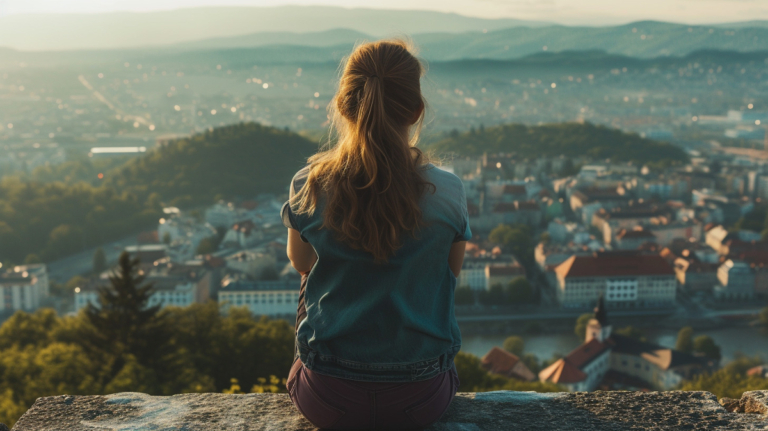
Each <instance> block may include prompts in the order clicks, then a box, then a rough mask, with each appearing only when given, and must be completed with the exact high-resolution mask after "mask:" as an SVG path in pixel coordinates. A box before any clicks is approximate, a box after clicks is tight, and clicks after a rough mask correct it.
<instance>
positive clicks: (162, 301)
mask: <svg viewBox="0 0 768 431" xmlns="http://www.w3.org/2000/svg"><path fill="white" fill-rule="evenodd" d="M140 268H141V269H140V270H139V275H142V276H144V277H145V279H144V281H143V283H142V284H151V285H152V288H153V289H152V294H151V295H150V297H149V301H148V302H147V307H154V306H157V305H159V306H160V307H161V308H163V307H168V306H175V307H188V306H190V305H192V304H195V303H203V302H206V301H208V300H209V299H210V290H211V289H212V280H213V278H212V274H211V272H210V271H207V270H206V269H205V268H204V267H203V266H201V265H184V264H177V263H173V262H171V261H170V259H168V258H167V257H166V258H165V259H161V260H158V261H155V262H152V263H145V264H142V265H141V267H140ZM109 275H110V272H109V271H107V272H105V273H103V274H102V275H101V276H100V277H99V278H96V279H92V280H89V281H88V282H87V283H85V284H84V285H82V286H78V287H76V288H75V311H78V310H80V309H81V308H83V307H86V306H87V305H88V304H89V303H90V304H92V305H93V306H94V307H96V308H99V307H100V306H101V305H100V304H99V289H100V288H101V287H106V288H109V287H110V281H109Z"/></svg>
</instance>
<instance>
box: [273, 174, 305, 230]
mask: <svg viewBox="0 0 768 431" xmlns="http://www.w3.org/2000/svg"><path fill="white" fill-rule="evenodd" d="M295 183H296V177H294V178H293V179H292V180H291V186H290V188H289V192H288V194H289V196H288V200H287V201H286V202H285V203H284V204H283V207H282V208H281V209H280V218H281V219H282V220H283V226H285V227H287V228H288V229H295V230H297V231H299V232H301V227H300V226H299V221H298V217H296V214H295V213H294V212H293V210H292V209H291V199H292V198H293V196H294V195H295V194H296V184H295ZM301 240H302V241H304V242H309V241H307V239H306V238H304V235H301Z"/></svg>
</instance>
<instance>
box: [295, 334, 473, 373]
mask: <svg viewBox="0 0 768 431" xmlns="http://www.w3.org/2000/svg"><path fill="white" fill-rule="evenodd" d="M296 347H297V349H296V350H297V353H296V354H297V356H298V357H299V359H301V362H302V363H303V364H304V366H305V367H307V369H309V370H312V371H314V372H316V373H320V374H325V375H327V376H332V377H338V378H341V379H349V380H357V381H363V382H416V381H420V380H428V379H431V378H432V377H435V376H437V375H438V374H440V373H442V372H445V371H448V370H450V369H452V368H453V367H454V365H453V358H454V357H455V356H456V354H457V353H458V351H459V349H460V348H461V346H454V347H452V348H450V349H449V350H448V351H446V352H444V353H443V354H441V355H439V356H437V357H435V358H432V359H426V360H422V361H416V362H411V363H405V364H400V363H398V364H389V363H376V364H370V363H363V362H357V361H350V360H347V359H342V358H339V357H337V356H330V355H322V354H320V353H319V352H317V351H315V350H312V349H310V348H309V347H308V346H306V345H304V344H303V343H297V346H296Z"/></svg>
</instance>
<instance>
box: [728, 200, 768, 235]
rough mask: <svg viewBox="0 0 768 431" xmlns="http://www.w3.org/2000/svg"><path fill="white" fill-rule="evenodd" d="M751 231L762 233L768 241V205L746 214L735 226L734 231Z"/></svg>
mask: <svg viewBox="0 0 768 431" xmlns="http://www.w3.org/2000/svg"><path fill="white" fill-rule="evenodd" d="M742 229H746V230H751V231H755V232H761V233H762V234H763V238H764V239H768V205H757V206H755V208H754V209H753V210H752V211H750V212H748V213H746V214H744V216H742V217H741V218H740V219H739V221H738V222H736V224H735V225H734V226H733V230H735V231H738V230H742Z"/></svg>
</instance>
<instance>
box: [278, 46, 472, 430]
mask: <svg viewBox="0 0 768 431" xmlns="http://www.w3.org/2000/svg"><path fill="white" fill-rule="evenodd" d="M423 71H424V69H423V67H422V65H421V63H420V62H419V61H418V60H417V59H416V58H415V57H414V56H413V54H412V53H411V52H410V51H409V48H408V46H407V45H406V43H404V42H401V41H380V42H375V43H368V44H364V45H361V46H359V47H357V48H356V49H355V50H354V52H353V53H352V54H351V55H350V57H349V58H348V59H347V60H346V66H345V68H344V71H343V74H342V76H341V81H340V84H339V89H338V92H337V94H336V96H335V98H334V99H333V101H332V103H331V105H330V108H329V109H330V111H331V114H332V118H333V121H334V128H335V129H336V132H337V134H338V136H337V138H338V139H337V140H336V144H335V145H333V146H332V147H331V148H329V149H327V150H326V151H322V152H320V153H318V154H316V155H314V156H312V157H311V158H310V159H309V163H308V165H307V166H306V167H305V168H304V169H302V170H300V171H299V172H298V173H297V174H296V175H295V176H294V178H293V181H292V183H291V187H290V193H291V196H290V200H289V201H288V202H286V204H285V205H284V206H283V214H282V216H283V222H284V224H285V225H286V227H288V257H289V258H290V260H291V263H292V265H293V267H294V268H295V269H296V270H298V271H299V272H301V273H302V274H303V280H302V290H303V292H302V295H301V300H300V306H299V313H298V316H299V318H298V321H297V326H296V360H295V362H294V364H293V367H292V368H291V372H290V374H289V378H288V383H287V386H288V391H289V393H290V395H291V399H292V400H293V402H294V404H295V405H296V407H297V408H298V409H299V410H300V411H301V413H302V414H303V415H304V416H305V417H306V418H307V419H308V420H309V421H310V422H312V423H313V424H314V425H316V426H318V427H320V428H331V429H377V430H384V429H398V430H403V429H418V428H422V427H425V426H428V425H429V424H431V423H433V422H435V421H437V420H438V419H439V418H440V417H441V416H442V415H443V414H444V413H445V411H446V410H447V409H448V405H449V404H450V403H451V400H452V399H453V397H454V395H455V393H456V390H457V388H458V384H459V382H458V376H457V375H456V371H455V367H454V365H453V358H454V356H455V355H456V353H457V352H458V351H459V349H460V347H461V334H460V333H459V327H458V325H457V324H456V318H455V316H454V312H453V292H454V289H455V287H456V277H457V276H458V275H459V270H460V269H461V265H462V262H463V260H464V248H465V245H466V241H467V240H468V239H469V238H470V237H471V233H470V230H469V225H468V217H467V208H466V198H465V195H464V188H463V186H462V183H461V181H460V180H459V179H458V178H457V177H456V176H455V175H453V174H451V173H448V172H445V171H443V170H440V169H437V168H436V167H435V166H434V165H432V164H430V163H428V162H427V161H426V159H425V156H424V155H422V153H421V151H419V150H418V149H417V148H415V146H414V145H415V144H416V140H417V137H418V131H419V129H420V125H421V123H422V119H423V114H424V106H425V102H424V99H423V98H422V95H421V88H420V83H419V80H420V78H421V76H422V75H423ZM410 136H413V137H412V138H410Z"/></svg>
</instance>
